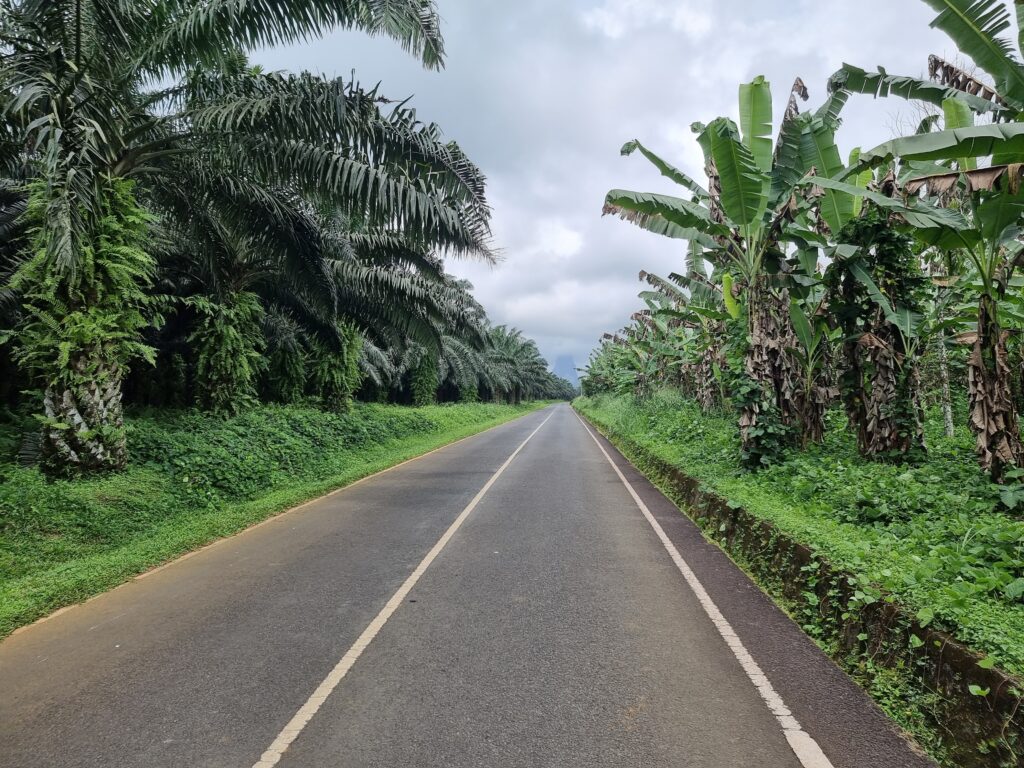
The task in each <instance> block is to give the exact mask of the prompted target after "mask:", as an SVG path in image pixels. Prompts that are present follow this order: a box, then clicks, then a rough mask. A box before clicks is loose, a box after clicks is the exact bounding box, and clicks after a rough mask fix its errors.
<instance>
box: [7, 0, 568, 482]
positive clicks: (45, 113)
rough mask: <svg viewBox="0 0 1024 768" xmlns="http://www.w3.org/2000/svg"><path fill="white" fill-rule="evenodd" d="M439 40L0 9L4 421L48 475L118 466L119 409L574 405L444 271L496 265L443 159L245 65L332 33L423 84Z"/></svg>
mask: <svg viewBox="0 0 1024 768" xmlns="http://www.w3.org/2000/svg"><path fill="white" fill-rule="evenodd" d="M438 25H439V21H438V16H437V12H436V9H435V7H434V4H433V2H432V0H382V1H381V2H367V3H364V2H358V3H338V2H332V1H329V0H319V1H317V0H314V1H313V2H308V1H304V2H298V1H286V0H276V1H271V0H266V1H265V2H258V3H246V4H239V3H236V2H229V1H228V0H214V1H213V2H204V3H192V2H184V1H183V0H146V2H124V0H2V2H0V50H2V53H3V63H2V66H0V100H2V115H3V119H2V122H0V334H2V335H0V340H2V341H5V342H6V344H4V345H3V346H2V347H0V398H2V399H3V400H4V401H6V403H7V404H8V405H12V404H15V403H18V402H19V400H20V407H22V408H25V407H29V408H31V407H36V408H37V409H38V410H39V411H41V412H42V413H43V417H42V418H43V433H44V435H43V443H42V451H43V456H44V458H45V461H46V463H47V464H48V465H49V466H50V467H51V468H54V469H56V470H58V471H67V470H69V469H70V470H83V469H85V470H88V469H101V468H110V467H120V466H122V465H123V463H124V461H125V455H126V453H125V451H126V446H125V434H124V429H123V423H122V413H121V412H122V399H123V398H125V397H127V398H128V400H129V401H131V402H135V403H141V404H154V405H186V404H191V403H196V404H198V405H199V406H201V407H203V408H206V409H210V410H212V411H216V412H227V413H237V412H239V411H241V410H243V409H245V408H247V407H248V406H250V405H251V404H253V403H255V402H256V401H257V400H259V399H263V400H273V401H279V402H294V401H296V400H299V399H303V398H308V397H312V398H315V399H316V400H318V401H319V402H321V403H322V404H324V405H325V406H327V407H330V408H342V409H343V408H345V407H346V405H347V403H348V402H349V401H350V400H351V399H352V397H353V396H354V395H356V394H357V393H358V394H359V395H360V396H362V397H364V398H368V399H392V400H397V401H400V402H410V401H411V402H416V403H427V402H433V401H434V400H435V399H436V398H437V397H438V396H439V395H440V396H441V397H442V398H443V399H449V400H453V399H461V400H475V399H479V398H485V399H494V400H500V401H507V402H518V401H519V400H520V399H523V398H535V397H560V396H566V395H568V394H570V393H571V390H568V389H567V386H568V385H567V384H566V383H565V382H562V381H560V380H556V379H555V378H554V377H553V376H551V375H550V374H549V373H548V372H547V368H546V365H545V363H544V361H543V359H542V358H541V356H540V355H539V353H538V351H537V348H536V346H535V345H534V344H533V343H532V342H531V341H529V340H527V339H524V338H523V337H522V336H521V334H520V333H519V332H518V331H515V330H513V329H508V328H504V327H492V326H491V324H490V323H489V322H488V319H487V316H486V314H485V312H484V310H483V308H482V307H481V306H480V305H479V304H478V303H477V302H476V301H475V300H474V299H473V297H472V295H471V293H470V289H471V286H469V285H468V284H467V283H465V282H463V281H459V280H456V279H454V278H453V277H451V276H450V275H448V274H446V273H445V271H444V261H443V257H445V256H448V257H455V258H475V259H482V260H485V261H493V260H494V259H495V253H494V250H493V247H492V244H491V241H490V231H489V218H490V209H489V207H488V204H487V201H486V198H485V179H484V177H483V175H482V174H481V173H480V171H479V169H478V168H477V167H476V166H475V165H474V164H473V163H472V162H471V161H470V160H469V159H468V158H467V157H466V155H465V154H464V153H463V152H462V150H461V149H460V148H459V147H458V146H457V145H456V144H455V143H453V142H450V141H446V140H445V139H443V138H442V134H441V131H440V129H439V128H438V126H436V125H433V124H429V123H423V122H421V121H420V120H419V118H418V117H417V114H416V112H415V110H413V109H412V108H411V107H410V106H409V105H408V104H406V103H404V102H403V103H397V104H395V103H393V102H391V101H389V100H388V99H387V98H385V97H384V96H383V94H381V93H380V92H379V91H378V90H377V89H376V88H373V89H367V88H363V87H362V86H360V85H359V84H358V83H357V82H351V81H343V80H341V79H330V78H326V77H321V76H317V75H312V74H309V73H303V74H294V75H293V74H284V73H271V72H265V71H263V70H261V69H260V68H259V67H256V66H253V65H251V64H250V63H249V62H248V60H247V53H248V52H249V51H251V50H254V49H256V48H259V47H261V46H266V45H274V44H283V43H288V42H292V41H296V40H302V39H306V38H309V37H310V36H316V35H319V34H322V33H324V32H326V31H329V30H330V29H332V28H338V27H341V28H354V29H357V30H362V31H364V32H367V33H369V34H373V35H385V36H388V37H390V38H393V39H394V40H395V41H397V42H398V43H399V44H400V45H402V46H403V47H404V48H405V49H407V50H408V51H409V52H410V53H411V54H413V55H415V56H417V57H418V58H420V59H421V60H422V62H423V64H424V65H425V66H427V67H430V68H439V67H441V66H442V64H443V43H442V38H441V36H440V33H439V29H438ZM23 390H27V391H28V392H29V393H35V392H38V393H39V394H38V402H37V400H36V397H37V395H35V394H28V395H27V398H26V396H25V395H21V396H19V394H18V393H19V392H20V391H23ZM26 399H27V401H28V402H27V403H26Z"/></svg>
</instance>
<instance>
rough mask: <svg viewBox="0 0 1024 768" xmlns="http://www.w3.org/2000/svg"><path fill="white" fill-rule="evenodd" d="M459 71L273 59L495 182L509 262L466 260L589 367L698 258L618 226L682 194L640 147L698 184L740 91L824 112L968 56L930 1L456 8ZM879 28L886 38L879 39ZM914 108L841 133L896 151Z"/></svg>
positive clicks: (344, 44)
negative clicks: (629, 192) (354, 94)
mask: <svg viewBox="0 0 1024 768" xmlns="http://www.w3.org/2000/svg"><path fill="white" fill-rule="evenodd" d="M439 6H440V8H441V13H442V15H443V18H444V20H445V27H444V31H445V39H446V47H447V51H448V66H447V68H446V69H445V70H444V71H442V72H428V71H424V70H423V69H422V68H421V67H419V66H418V64H417V63H416V62H415V61H414V60H413V59H412V58H411V57H409V56H407V55H406V54H404V53H403V52H402V51H401V49H400V48H399V47H398V46H396V45H395V44H394V43H392V42H390V41H387V40H384V39H368V38H366V37H365V36H362V35H358V34H354V33H337V34H334V35H331V36H330V37H329V38H327V39H325V40H323V41H320V42H315V43H310V44H306V45H296V46H292V47H289V48H287V49H282V50H278V51H269V52H266V53H265V54H263V55H262V56H260V57H258V58H259V61H260V63H263V64H265V65H266V66H268V67H270V68H275V69H277V68H287V69H293V70H298V69H303V68H310V69H314V70H320V71H324V72H327V73H329V74H342V75H344V76H345V77H347V76H348V73H349V72H350V71H351V69H352V68H353V67H355V68H356V70H357V72H358V73H359V75H360V77H361V79H362V80H363V81H364V82H367V83H376V82H377V81H378V80H379V81H381V83H382V84H381V91H382V93H384V94H386V95H388V96H391V97H396V98H403V97H406V96H412V97H413V98H412V102H411V103H412V104H413V105H414V106H415V107H416V108H417V110H418V113H419V115H420V117H421V118H422V119H425V120H431V121H437V122H438V123H439V124H440V125H441V126H443V127H444V129H445V131H446V133H447V135H448V136H449V137H450V138H452V139H455V140H457V141H458V142H459V143H460V144H461V145H462V146H463V147H464V148H465V149H466V151H467V153H468V154H469V156H470V157H471V158H473V159H474V161H475V162H476V163H478V164H479V165H480V166H481V167H482V168H483V170H484V171H485V173H486V174H487V175H488V177H489V185H488V196H489V199H490V200H491V202H492V204H493V207H494V219H493V228H494V234H495V239H496V241H497V245H498V246H500V247H501V248H502V249H503V250H504V253H505V260H504V261H503V262H502V263H501V264H499V265H498V266H497V267H494V268H491V267H488V266H485V265H481V264H474V263H470V262H452V263H450V264H449V269H450V270H451V271H452V272H455V273H457V274H459V275H461V276H465V277H467V278H468V279H470V280H471V281H472V282H473V283H474V285H475V286H476V295H477V297H478V298H479V299H480V300H481V301H482V302H483V304H484V306H485V307H486V308H487V310H488V313H489V315H490V316H491V317H492V318H493V319H494V321H495V322H498V323H512V324H514V325H516V326H518V327H520V328H521V329H522V330H523V331H524V333H526V334H527V335H528V336H531V337H533V338H535V339H536V340H537V342H538V344H539V345H540V348H541V350H542V352H544V354H545V355H547V356H548V358H549V359H551V360H553V359H554V357H555V356H556V355H561V354H570V355H572V356H573V357H574V358H575V360H576V362H577V364H582V363H583V362H584V361H585V360H586V358H587V354H588V351H589V350H590V349H591V347H593V346H594V344H595V343H596V342H597V340H598V338H599V337H600V335H601V333H602V332H604V331H613V330H615V329H617V328H620V327H621V326H622V325H624V324H625V323H626V322H627V320H628V319H629V316H630V314H631V313H632V312H633V311H634V310H636V309H638V308H639V307H640V306H641V305H642V303H641V302H640V300H639V299H638V298H637V293H638V292H639V291H640V290H641V286H640V285H639V283H638V282H637V273H638V272H639V271H640V270H641V269H646V270H649V271H651V272H654V273H656V274H666V273H668V272H670V271H673V270H677V271H678V270H679V269H680V268H681V267H682V265H683V253H684V250H683V244H682V243H680V242H678V241H672V240H667V239H664V238H658V237H655V236H653V235H651V234H649V233H647V232H643V231H641V230H639V229H636V228H634V227H631V226H629V225H628V224H625V223H623V222H620V221H618V220H615V219H612V218H610V217H604V218H602V217H601V215H600V212H601V202H602V200H603V198H604V194H605V192H606V191H607V190H608V189H611V188H614V187H622V188H626V189H638V190H644V191H654V192H667V193H669V194H671V193H673V192H676V191H677V190H675V189H674V185H673V184H672V183H671V182H669V181H668V180H667V179H664V178H662V177H661V176H660V175H659V174H658V172H657V170H655V169H654V168H653V167H652V166H650V165H649V164H648V163H647V162H646V161H645V160H644V159H643V158H642V157H640V156H639V155H634V156H633V157H629V158H625V159H624V158H621V157H620V156H619V148H620V147H621V146H622V144H623V142H624V141H626V140H628V139H631V138H638V139H640V140H642V141H643V142H644V143H645V144H648V145H649V146H650V147H651V148H652V149H654V150H656V151H657V152H658V153H659V154H661V155H662V156H664V157H665V159H667V160H669V161H671V162H672V163H674V164H675V165H677V166H678V167H680V168H681V169H682V170H684V171H686V172H687V173H689V174H691V175H693V176H694V177H695V178H697V179H702V178H703V158H702V155H701V153H700V150H699V148H698V146H697V144H696V141H695V140H694V137H693V135H692V134H691V132H690V124H691V123H692V122H694V121H701V122H708V121H709V120H710V119H712V118H714V117H717V116H719V115H731V116H735V114H736V88H737V85H738V84H739V83H740V82H743V81H745V80H749V79H751V78H753V77H754V76H755V75H759V74H763V75H765V76H766V77H767V78H768V79H769V80H770V81H771V82H772V84H773V89H774V97H775V105H776V109H775V111H776V115H777V116H778V115H780V114H781V112H782V108H783V106H784V104H785V101H786V98H787V96H788V93H787V89H788V87H789V85H790V84H791V83H792V82H793V79H794V77H796V76H797V75H799V76H800V77H802V78H803V79H804V81H805V82H806V83H807V86H808V87H809V88H810V90H811V101H810V102H809V104H808V105H807V106H808V107H811V108H813V107H815V106H817V105H818V104H820V103H821V100H822V99H823V98H824V96H825V83H826V80H827V78H828V76H829V75H830V74H831V73H832V72H833V71H835V70H836V69H837V68H838V67H839V66H840V65H841V64H842V63H843V62H844V61H848V62H850V63H852V64H857V65H860V66H863V67H867V68H873V67H874V66H876V65H879V64H882V65H885V66H886V68H887V69H888V71H889V72H891V73H894V74H908V75H920V74H921V73H922V72H923V71H924V69H925V65H926V61H927V57H928V54H929V53H932V52H935V53H939V54H944V53H945V54H949V53H950V51H951V49H952V46H951V45H950V43H949V41H948V40H947V39H946V38H945V36H943V35H942V34H941V33H940V32H937V31H935V30H932V29H929V27H928V22H929V21H930V20H931V18H932V17H933V15H934V13H933V11H931V10H930V9H929V8H928V6H927V5H926V4H925V3H924V2H893V0H858V2H857V3H840V2H821V0H762V1H760V2H757V3H754V2H752V1H751V0H574V2H571V3H567V2H565V3H555V2H551V0H517V2H515V3H509V2H507V0H439ZM864 19H872V20H873V21H874V22H875V26H874V27H872V33H871V34H870V35H866V34H864ZM901 108H902V109H905V106H904V105H903V103H902V102H900V101H898V100H893V99H891V100H878V101H874V100H872V99H870V98H868V97H864V96H856V97H853V98H851V100H850V102H849V104H848V105H847V107H846V109H845V111H844V125H843V128H842V129H841V130H840V132H839V135H838V141H839V144H840V147H841V149H842V150H843V151H844V153H845V152H846V151H848V150H849V149H850V148H851V147H852V146H854V145H857V144H860V145H862V146H865V147H870V146H874V145H875V144H877V143H880V142H882V141H885V140H886V139H888V138H890V136H891V135H892V131H893V128H892V126H893V124H894V120H893V114H894V113H896V112H897V111H898V110H900V109H901Z"/></svg>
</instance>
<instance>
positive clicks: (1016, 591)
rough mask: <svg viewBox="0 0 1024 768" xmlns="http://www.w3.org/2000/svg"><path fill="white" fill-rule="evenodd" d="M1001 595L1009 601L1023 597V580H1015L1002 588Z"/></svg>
mask: <svg viewBox="0 0 1024 768" xmlns="http://www.w3.org/2000/svg"><path fill="white" fill-rule="evenodd" d="M1003 594H1004V595H1006V596H1007V597H1008V598H1010V599H1011V600H1017V599H1019V598H1020V597H1021V596H1022V595H1024V578H1017V579H1014V580H1013V581H1011V582H1010V583H1009V584H1007V585H1006V586H1005V587H1004V588H1003Z"/></svg>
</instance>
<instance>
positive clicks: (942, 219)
mask: <svg viewBox="0 0 1024 768" xmlns="http://www.w3.org/2000/svg"><path fill="white" fill-rule="evenodd" d="M803 183H804V184H815V185H817V186H819V187H822V188H823V189H835V190H839V191H840V192H846V193H847V194H850V195H862V196H863V197H865V198H867V199H868V200H871V202H873V203H875V205H878V206H879V207H881V208H885V209H886V210H889V211H893V212H895V213H898V214H900V216H902V217H903V218H904V219H905V220H906V222H907V223H908V224H910V225H911V226H912V227H921V228H929V227H930V228H936V227H938V228H945V229H947V230H951V231H955V232H959V231H961V230H966V229H969V226H970V225H969V224H968V223H967V220H966V219H964V217H963V216H962V215H961V214H960V213H959V212H958V211H954V210H951V209H949V208H939V207H938V206H934V205H931V204H929V203H926V202H924V201H921V200H914V201H913V202H907V203H905V202H903V201H902V200H898V199H896V198H892V197H886V196H885V195H883V194H881V193H879V192H872V191H870V190H865V189H861V188H860V187H855V186H854V185H852V184H848V183H846V182H843V181H837V180H835V179H827V178H824V177H821V176H810V177H808V178H807V179H805V180H804V182H803Z"/></svg>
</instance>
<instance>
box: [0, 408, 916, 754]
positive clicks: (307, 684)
mask: <svg viewBox="0 0 1024 768" xmlns="http://www.w3.org/2000/svg"><path fill="white" fill-rule="evenodd" d="M0 765H2V766H5V767H10V768H36V767H39V768H42V767H43V766H45V767H47V768H71V766H75V767H76V768H78V767H81V768H85V767H86V766H90V767H91V766H95V767H96V768H123V767H125V766H128V767H135V766H138V768H164V767H167V768H172V767H173V768H199V767H206V766H209V767H211V768H213V767H215V768H231V767H235V766H237V767H239V768H269V766H275V765H276V766H281V767H282V768H298V767H299V766H303V767H319V766H325V767H326V766H329V767H332V768H350V767H351V768H363V767H364V766H365V767H367V768H368V767H370V766H374V767H378V766H379V767H380V768H411V767H414V766H430V767H432V768H433V767H434V766H437V767H440V768H449V767H450V768H469V767H470V766H473V767H477V766H479V767H487V768H504V767H505V766H510V767H516V768H519V767H521V768H565V767H567V766H585V767H586V768H598V767H603V766H630V767H636V768H662V767H663V766H665V767H667V766H682V767H685V768H755V767H756V768H830V767H831V768H924V767H925V766H932V765H933V764H932V763H931V762H930V761H929V760H928V759H927V758H925V757H923V756H922V755H921V754H920V753H919V752H918V751H917V750H916V749H915V748H914V747H913V746H912V745H911V744H910V743H909V742H908V741H907V740H905V739H904V738H903V736H902V735H901V734H900V733H898V731H897V730H896V728H895V727H894V726H893V725H892V724H891V722H890V721H889V720H888V719H887V718H886V717H885V716H884V715H883V714H882V713H881V712H880V711H879V710H878V709H877V708H876V706H875V705H874V704H873V703H872V702H871V701H870V699H869V698H868V697H867V696H866V695H865V694H864V693H863V692H862V691H861V690H860V689H858V688H857V687H856V685H854V684H853V683H852V682H851V681H850V680H849V679H848V678H847V677H846V676H845V675H844V674H843V673H842V672H841V671H840V670H839V669H838V668H837V667H836V666H835V665H834V664H833V663H832V661H831V660H829V659H828V657H827V656H826V655H825V654H824V653H822V652H821V651H820V650H819V649H818V648H817V646H815V645H814V643H813V642H812V641H811V640H809V639H808V638H807V637H806V636H805V635H804V634H803V632H802V631H801V630H800V628H799V627H798V626H797V625H796V624H794V623H793V622H792V620H791V619H790V618H789V617H787V616H786V615H785V614H784V613H783V612H782V611H780V610H779V609H778V608H777V607H776V606H775V605H774V604H773V603H772V602H771V601H770V600H769V599H768V598H767V597H766V596H765V595H764V594H763V593H762V592H761V591H760V590H759V589H758V588H757V587H756V586H755V585H754V584H753V583H752V582H751V581H750V579H749V578H748V577H747V576H746V575H745V574H744V573H743V572H742V571H741V570H740V569H739V568H737V567H736V566H735V565H734V564H733V563H732V562H731V561H730V560H729V559H728V558H727V557H726V556H725V554H723V553H722V552H721V551H720V550H719V549H718V548H716V547H714V546H713V545H711V544H709V543H707V542H706V541H705V540H704V539H703V537H702V536H701V534H700V532H699V531H698V529H697V528H696V527H695V526H694V524H693V523H692V522H690V521H689V520H688V519H687V518H685V517H684V516H683V515H682V514H680V512H679V510H678V509H677V508H676V507H675V506H673V504H672V503H671V502H670V501H668V500H667V499H666V498H665V497H664V496H663V495H662V494H661V493H660V492H659V491H658V490H657V489H656V488H655V487H654V486H652V485H651V484H650V483H649V482H648V481H647V480H646V479H644V477H643V476H642V475H641V474H639V473H638V472H637V471H636V470H635V469H634V468H633V467H632V466H631V465H630V464H629V463H628V462H627V461H626V460H625V459H623V458H622V456H621V455H620V454H619V453H618V452H617V451H615V449H614V448H613V447H612V446H611V445H610V444H609V443H608V442H607V441H606V440H604V438H602V437H601V436H599V435H598V434H597V433H596V432H595V431H594V430H593V429H592V428H591V427H590V426H589V425H587V424H586V423H584V422H583V421H582V420H581V419H580V418H579V417H578V416H577V415H576V414H575V412H574V411H573V410H572V409H571V408H570V407H569V406H568V405H557V406H552V407H549V408H546V409H543V410H541V411H537V412H534V413H531V414H529V415H527V416H524V417H522V418H520V419H518V420H516V421H513V422H510V423H508V424H505V425H503V426H500V427H496V428H494V429H491V430H489V431H487V432H484V433H482V434H479V435H476V436H474V437H471V438H468V439H466V440H463V441H460V442H458V443H455V444H453V445H450V446H448V447H446V448H443V449H441V450H439V451H435V452H433V453H430V454H427V455H426V456H423V457H421V458H419V459H415V460H413V461H411V462H407V463H405V464H402V465H399V466H398V467H395V468H393V469H391V470H389V471H386V472H384V473H381V474H378V475H375V476H373V477H371V478H368V479H366V480H364V481H362V482H359V483H357V484H355V485H352V486H349V487H348V488H345V489H342V490H340V491H337V492H335V493H333V494H331V495H329V496H326V497H324V498H322V499H319V500H317V501H314V502H312V503H309V504H306V505H304V506H302V507H300V508H297V509H295V510H292V511H289V512H287V513H285V514H282V515H279V516H278V517H275V518H273V519H271V520H270V521H268V522H266V523H264V524H261V525H259V526H256V527H254V528H251V529H249V530H247V531H245V532H243V533H241V534H239V535H237V536H234V537H232V538H229V539H225V540H223V541H221V542H218V543H217V544H215V545H213V546H210V547H207V548H206V549H203V550H200V551H199V552H198V553H195V554H193V555H190V556H186V557H185V558H182V559H180V560H178V561H175V562H174V563H172V564H170V565H168V566H165V567H162V568H160V569H157V570H155V571H151V572H150V573H148V574H144V575H143V576H141V577H139V578H136V579H134V580H132V581H130V582H129V583H127V584H125V585H123V586H122V587H119V588H117V589H115V590H113V591H111V592H108V593H107V594H105V595H102V596H100V597H98V598H96V599H93V600H90V601H88V602H87V603H84V604H82V605H79V606H76V607H74V608H72V609H70V610H66V611H63V612H60V613H58V614H56V615H54V616H53V617H51V618H49V619H47V620H44V621H42V622H39V623H37V624H35V625H32V626H30V627H28V628H26V629H23V630H21V631H19V632H16V633H15V634H14V635H12V636H10V637H9V638H7V639H6V640H5V641H3V643H0Z"/></svg>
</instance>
